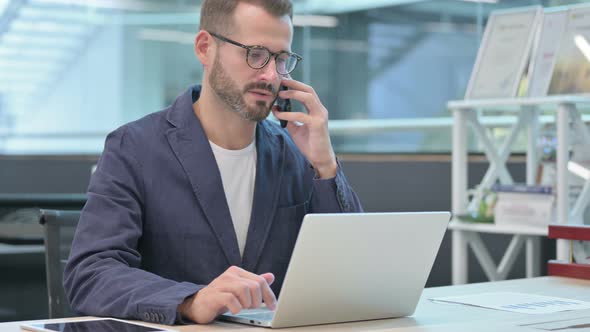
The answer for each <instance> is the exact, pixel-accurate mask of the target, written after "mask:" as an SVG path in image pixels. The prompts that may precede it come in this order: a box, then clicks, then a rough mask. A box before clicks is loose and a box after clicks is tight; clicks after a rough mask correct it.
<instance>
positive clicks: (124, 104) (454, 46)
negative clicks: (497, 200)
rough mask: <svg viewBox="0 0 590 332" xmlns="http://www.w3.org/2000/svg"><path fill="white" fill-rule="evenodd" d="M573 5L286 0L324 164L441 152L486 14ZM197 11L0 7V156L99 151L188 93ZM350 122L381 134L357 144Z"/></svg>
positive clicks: (68, 0) (153, 6)
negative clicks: (330, 158) (324, 120)
mask: <svg viewBox="0 0 590 332" xmlns="http://www.w3.org/2000/svg"><path fill="white" fill-rule="evenodd" d="M580 2H584V1H550V0H545V1H542V0H529V1H524V0H511V1H506V0H497V1H494V0H485V1H484V0H481V1H476V0H470V1H467V0H391V1H388V2H387V1H378V0H358V1H327V0H305V1H303V0H295V1H294V6H295V13H296V16H295V25H296V27H295V38H294V45H293V47H292V48H293V50H294V51H296V52H298V53H299V54H301V55H303V56H304V57H305V60H304V61H303V62H302V63H301V64H300V66H299V67H298V68H297V69H296V71H295V72H294V73H293V76H294V77H295V78H296V79H299V80H302V81H304V82H306V83H309V84H311V85H312V86H313V87H314V88H315V89H316V91H317V92H318V94H319V96H320V98H321V99H322V101H323V103H324V104H325V106H326V107H327V108H328V110H329V111H330V118H331V120H332V124H331V129H332V130H333V143H334V146H335V149H336V150H337V152H355V153H370V152H379V153H396V152H412V153H429V152H443V153H447V152H449V151H450V148H451V139H450V133H451V123H452V122H451V119H450V114H449V112H448V111H447V109H446V102H447V101H448V100H452V99H460V98H462V96H463V94H464V91H465V87H466V86H467V81H468V79H469V75H470V73H471V68H472V66H473V63H474V60H475V56H476V53H477V49H478V47H479V41H480V37H481V34H482V31H483V27H484V24H485V19H486V17H487V16H488V14H489V12H490V11H491V10H495V9H500V8H509V7H520V6H526V5H533V4H541V5H544V6H553V5H565V4H573V3H580ZM199 4H200V1H196V0H195V1H188V0H186V1H180V0H179V1H173V2H168V1H166V2H164V1H157V0H149V1H148V0H118V1H111V0H95V1H86V0H29V1H20V0H0V153H2V154H27V153H43V154H52V153H56V154H57V153H59V154H69V153H72V154H86V153H89V154H94V153H100V152H101V150H102V147H103V143H104V138H105V136H106V134H107V133H108V132H110V131H112V130H114V129H115V128H117V127H118V126H120V125H122V124H124V123H126V122H129V121H132V120H134V119H137V118H140V117H142V116H144V115H146V114H149V113H152V112H155V111H157V110H159V109H162V108H164V107H165V106H166V105H168V104H170V103H171V102H172V101H173V100H174V98H175V97H176V96H177V95H178V94H180V93H182V92H183V91H184V90H185V89H186V88H187V87H188V86H189V85H191V84H196V83H198V82H200V80H201V78H202V68H201V66H200V64H199V63H198V61H197V59H196V57H195V56H194V53H193V47H192V42H193V38H194V35H195V33H196V31H197V26H198V21H199V15H198V11H199ZM359 119H363V120H374V122H373V125H375V126H377V127H379V126H383V125H384V124H387V125H388V126H389V128H390V129H387V130H375V132H374V133H371V134H357V133H354V129H351V128H350V123H352V125H353V126H354V125H355V123H358V121H356V120H359ZM343 120H348V122H346V121H345V122H343ZM365 124H366V123H365ZM391 128H393V129H391ZM500 132H501V131H500ZM474 148H477V147H474ZM523 149H524V144H523Z"/></svg>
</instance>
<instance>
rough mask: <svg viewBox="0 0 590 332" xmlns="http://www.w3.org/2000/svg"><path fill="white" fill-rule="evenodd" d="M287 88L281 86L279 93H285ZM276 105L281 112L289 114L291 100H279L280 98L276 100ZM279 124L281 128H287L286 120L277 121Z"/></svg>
mask: <svg viewBox="0 0 590 332" xmlns="http://www.w3.org/2000/svg"><path fill="white" fill-rule="evenodd" d="M287 90H289V88H287V87H286V86H284V85H281V88H280V91H287ZM277 105H278V106H279V108H280V111H281V112H291V99H281V98H280V97H278V98H277ZM279 121H280V122H281V128H285V127H287V120H279Z"/></svg>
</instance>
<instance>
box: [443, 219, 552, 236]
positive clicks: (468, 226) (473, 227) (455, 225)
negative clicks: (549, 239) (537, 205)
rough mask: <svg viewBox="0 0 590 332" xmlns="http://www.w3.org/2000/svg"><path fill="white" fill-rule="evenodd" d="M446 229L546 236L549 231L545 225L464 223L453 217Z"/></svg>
mask: <svg viewBox="0 0 590 332" xmlns="http://www.w3.org/2000/svg"><path fill="white" fill-rule="evenodd" d="M448 229H450V230H454V231H455V230H456V231H468V232H480V233H494V234H511V235H537V236H547V234H548V233H549V231H548V229H547V227H532V226H520V225H510V226H508V225H500V226H498V225H496V224H483V223H466V222H462V221H459V220H456V219H453V220H452V221H451V222H450V223H449V227H448Z"/></svg>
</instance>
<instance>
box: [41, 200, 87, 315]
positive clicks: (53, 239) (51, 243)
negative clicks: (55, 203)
mask: <svg viewBox="0 0 590 332" xmlns="http://www.w3.org/2000/svg"><path fill="white" fill-rule="evenodd" d="M79 219H80V211H59V210H41V217H40V220H39V222H40V223H41V224H42V225H44V229H45V232H44V234H45V236H44V239H45V266H46V271H47V293H48V296H49V317H50V318H61V317H70V316H74V312H73V311H72V310H71V308H70V305H69V302H68V299H67V297H66V295H65V291H64V287H63V272H64V268H65V266H66V262H67V259H68V256H69V254H70V247H71V245H72V240H73V239H74V233H75V231H76V225H78V220H79Z"/></svg>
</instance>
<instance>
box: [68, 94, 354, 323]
mask: <svg viewBox="0 0 590 332" xmlns="http://www.w3.org/2000/svg"><path fill="white" fill-rule="evenodd" d="M199 94H200V87H199V86H196V87H193V88H190V89H189V90H188V91H187V92H185V93H184V94H182V95H181V96H180V97H178V99H176V101H175V102H174V103H173V104H172V106H170V107H168V108H167V109H165V110H163V111H160V112H157V113H153V114H150V115H148V116H146V117H144V118H142V119H140V120H137V121H135V122H131V123H129V124H126V125H124V126H122V127H121V128H118V129H117V130H115V131H114V132H112V133H110V134H109V135H108V137H107V139H106V143H105V148H104V151H103V153H102V155H101V157H100V160H99V162H98V166H97V169H96V172H95V173H94V174H93V176H92V178H91V181H90V185H89V188H88V201H87V203H86V206H85V207H84V209H83V211H82V215H81V218H80V223H79V225H78V228H77V230H76V235H75V237H74V241H73V244H72V250H71V253H70V258H69V260H68V263H67V266H66V268H65V273H64V286H65V290H66V293H67V295H68V298H69V300H70V303H71V306H72V308H73V309H74V310H75V311H77V312H79V313H81V314H86V315H96V316H112V317H121V318H130V319H140V320H145V321H150V322H156V323H163V324H173V323H174V322H177V321H179V320H180V317H179V315H178V314H177V312H176V310H177V307H178V305H179V304H180V303H181V302H182V301H183V300H184V299H185V298H186V297H188V296H191V295H193V294H194V293H196V292H197V291H199V290H200V289H201V288H203V287H205V286H206V285H207V284H208V283H210V282H211V281H212V280H213V279H215V278H216V277H217V276H219V275H220V274H221V273H223V272H224V271H225V270H226V269H227V268H229V267H230V266H232V265H236V266H239V267H242V268H244V269H246V270H248V271H252V272H254V273H258V274H260V273H265V272H272V273H274V274H275V277H276V281H275V282H274V283H273V285H272V289H273V291H274V292H275V294H277V295H278V293H279V291H280V288H281V285H282V283H283V279H284V277H285V272H286V269H287V265H288V263H289V259H290V257H291V253H292V251H293V246H294V244H295V239H296V238H297V234H298V231H299V228H300V226H301V221H302V219H303V216H304V215H305V214H306V213H326V212H358V211H361V210H362V208H361V204H360V202H359V200H358V198H357V196H356V195H355V193H354V192H353V190H352V189H351V187H350V185H349V184H348V182H347V180H346V178H345V177H344V174H343V173H342V170H341V169H340V168H339V169H338V174H337V175H336V177H335V178H333V179H328V180H322V179H318V178H317V177H316V176H315V171H314V170H313V169H312V167H311V165H310V164H309V162H308V161H307V160H306V159H305V158H304V157H303V155H302V154H301V152H300V151H299V150H298V148H297V147H296V146H295V144H294V143H293V141H292V140H291V138H290V137H289V135H288V133H287V132H286V131H285V130H284V129H281V128H280V127H279V126H278V125H277V124H275V123H272V122H270V121H262V122H261V123H259V124H258V125H257V128H256V149H257V166H256V167H257V168H256V180H255V189H254V202H253V206H252V215H251V222H250V226H249V230H248V236H247V242H246V247H245V249H244V253H243V257H240V252H239V249H238V243H237V238H236V234H235V232H234V228H233V224H232V220H231V216H230V212H229V208H228V205H227V201H226V198H225V194H224V191H223V186H222V183H221V176H220V173H219V169H218V167H217V163H216V161H215V157H214V156H213V152H212V151H211V147H210V144H209V140H208V139H207V137H206V135H205V132H204V131H203V128H202V126H201V123H200V122H199V119H198V118H197V117H196V116H195V114H194V112H193V108H192V105H193V103H194V102H195V101H196V100H197V99H198V98H199ZM211 111H214V110H211Z"/></svg>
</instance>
